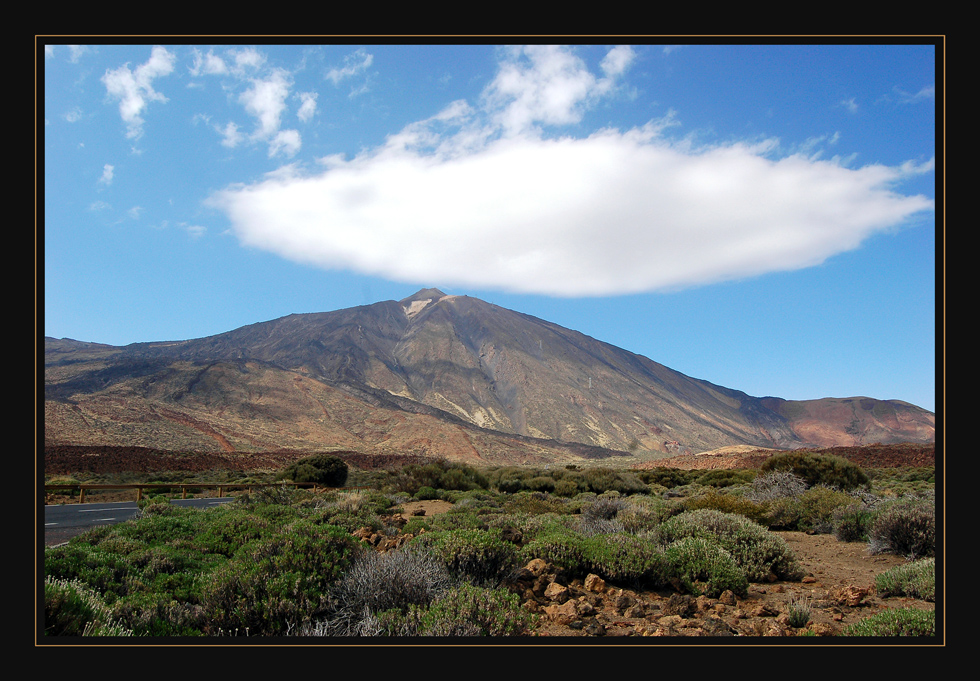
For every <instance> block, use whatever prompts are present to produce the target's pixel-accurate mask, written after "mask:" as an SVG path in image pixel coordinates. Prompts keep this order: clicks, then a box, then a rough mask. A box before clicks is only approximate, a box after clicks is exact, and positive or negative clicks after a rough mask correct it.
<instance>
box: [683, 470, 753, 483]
mask: <svg viewBox="0 0 980 681" xmlns="http://www.w3.org/2000/svg"><path fill="white" fill-rule="evenodd" d="M755 477H756V471H754V470H732V469H715V470H710V471H708V472H707V473H704V474H702V475H700V476H698V478H697V480H696V482H697V483H698V484H699V485H704V486H706V487H731V486H733V485H744V484H746V483H750V482H752V481H753V480H754V479H755Z"/></svg>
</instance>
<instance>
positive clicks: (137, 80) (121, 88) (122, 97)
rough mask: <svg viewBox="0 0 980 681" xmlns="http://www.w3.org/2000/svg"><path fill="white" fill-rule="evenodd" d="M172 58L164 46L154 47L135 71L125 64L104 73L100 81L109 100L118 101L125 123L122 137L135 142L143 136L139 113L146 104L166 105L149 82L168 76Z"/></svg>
mask: <svg viewBox="0 0 980 681" xmlns="http://www.w3.org/2000/svg"><path fill="white" fill-rule="evenodd" d="M175 61H176V57H175V55H174V54H173V53H171V52H170V51H168V50H167V49H166V48H164V47H160V46H156V47H154V48H153V50H152V52H151V53H150V59H149V60H148V61H147V62H146V63H144V64H141V65H139V66H137V67H136V69H135V70H130V68H129V64H124V65H123V66H120V67H119V68H117V69H113V70H111V71H106V73H105V75H104V76H102V82H103V84H105V87H106V90H107V92H108V94H109V96H110V97H112V98H113V99H116V100H118V101H119V114H120V116H122V119H123V122H124V123H126V128H127V132H126V136H127V137H129V138H131V139H138V138H139V137H140V136H142V134H143V112H144V111H145V110H146V107H147V105H148V104H149V103H150V102H166V101H167V98H166V97H165V96H164V95H162V94H161V93H159V92H157V91H156V90H154V88H153V81H154V80H156V79H157V78H160V77H163V76H167V75H169V74H170V73H171V72H172V71H173V69H174V62H175Z"/></svg>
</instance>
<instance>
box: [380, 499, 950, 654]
mask: <svg viewBox="0 0 980 681" xmlns="http://www.w3.org/2000/svg"><path fill="white" fill-rule="evenodd" d="M450 507H451V505H450V504H448V503H447V502H445V501H423V502H412V503H410V504H405V505H404V506H403V507H402V515H403V517H404V518H406V519H407V518H408V517H409V516H412V515H433V514H437V513H443V512H445V511H446V510H448V509H449V508H450ZM777 534H779V535H780V536H782V537H783V539H785V540H786V541H787V543H788V544H789V546H790V548H791V549H792V550H793V552H794V553H795V554H796V557H797V559H798V560H799V562H800V564H801V565H802V567H803V570H804V573H805V575H806V576H805V577H804V578H803V580H802V581H800V582H772V583H757V584H751V585H750V587H749V592H748V596H747V597H746V598H736V597H735V596H734V595H733V594H731V593H726V594H722V596H721V597H720V598H707V597H698V598H695V597H692V596H689V595H682V594H679V593H676V592H674V591H670V590H665V591H636V590H632V589H629V588H627V587H624V586H622V585H617V584H609V583H606V582H604V581H603V580H601V579H599V578H598V577H595V576H592V577H590V578H587V579H585V580H580V579H579V580H572V581H566V580H563V579H562V578H561V577H560V575H558V574H556V571H555V570H554V568H553V567H552V566H550V565H548V564H547V563H545V562H544V561H540V560H536V561H532V562H531V563H529V564H528V565H527V566H525V568H524V570H523V571H522V575H521V578H520V581H519V585H520V588H521V590H522V592H523V599H524V607H525V608H527V609H528V610H531V611H533V612H536V613H538V614H539V615H540V623H541V624H540V626H539V628H538V633H537V635H538V636H541V637H619V636H638V637H649V636H657V637H659V636H683V637H704V636H707V637H730V636H764V637H791V636H799V635H801V634H803V633H807V632H808V633H812V634H815V635H816V636H831V635H833V634H835V633H837V632H839V631H840V630H841V628H842V627H845V626H847V625H848V624H853V623H854V622H858V621H860V620H862V619H864V618H865V617H868V616H870V615H874V614H876V613H879V612H881V611H882V610H885V609H887V608H899V607H912V608H920V609H924V610H934V609H935V603H930V602H926V601H921V600H917V599H913V598H906V597H898V596H891V597H882V596H879V595H878V594H876V593H875V589H874V583H875V576H876V575H877V574H879V573H881V572H884V571H885V570H888V569H890V568H892V567H895V566H897V565H902V564H903V563H904V562H905V559H904V558H902V557H901V556H894V555H888V554H882V555H871V554H870V553H869V552H868V546H867V544H865V543H861V542H839V541H837V540H836V539H835V538H834V537H833V536H832V535H826V534H814V535H810V534H806V533H803V532H778V533H777ZM365 539H369V540H370V537H369V536H365ZM804 599H805V600H806V601H807V602H808V603H809V604H810V612H811V617H810V621H809V622H808V624H807V626H805V627H793V626H791V625H790V623H789V610H790V604H791V603H792V602H794V601H795V600H804Z"/></svg>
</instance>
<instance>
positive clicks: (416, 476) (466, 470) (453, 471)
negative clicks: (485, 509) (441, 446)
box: [387, 459, 489, 495]
mask: <svg viewBox="0 0 980 681" xmlns="http://www.w3.org/2000/svg"><path fill="white" fill-rule="evenodd" d="M387 486H388V487H391V488H392V489H394V490H395V491H398V492H408V493H409V494H412V495H414V494H415V493H416V492H418V491H419V490H420V489H421V488H423V487H431V488H432V489H435V490H458V491H463V492H465V491H467V490H476V489H487V487H488V486H489V482H488V479H487V475H486V474H485V473H484V472H483V471H481V470H479V469H477V468H473V467H472V466H467V465H466V464H462V463H458V462H453V461H447V460H445V459H439V460H436V461H430V462H429V463H426V464H424V465H420V464H409V465H408V466H404V467H403V468H401V469H400V470H398V471H397V472H395V473H392V474H390V478H389V482H388V485H387Z"/></svg>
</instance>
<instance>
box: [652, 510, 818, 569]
mask: <svg viewBox="0 0 980 681" xmlns="http://www.w3.org/2000/svg"><path fill="white" fill-rule="evenodd" d="M660 537H661V541H662V542H663V543H664V544H670V543H673V542H675V541H677V540H679V539H683V538H686V537H704V538H709V539H714V540H716V541H717V542H718V543H719V544H720V545H721V546H722V547H723V548H724V549H726V550H727V551H728V552H729V553H730V554H731V556H732V557H733V558H734V559H735V561H736V562H737V563H738V565H739V566H740V567H741V568H742V569H743V570H744V571H745V574H746V577H747V578H748V579H749V581H752V582H764V581H769V580H770V579H772V578H776V579H782V580H787V581H797V580H799V579H802V577H803V572H802V568H801V567H800V565H799V563H798V562H797V560H796V556H794V555H793V552H792V551H791V550H790V549H789V546H787V544H786V542H785V540H784V539H783V538H782V537H780V536H779V535H777V534H773V533H772V532H770V531H769V530H767V529H766V528H765V527H762V526H761V525H759V524H757V523H754V522H752V521H751V520H749V519H748V518H745V517H743V516H740V515H735V514H731V513H722V512H721V511H715V510H713V509H699V510H695V511H685V512H684V513H681V514H680V515H677V516H674V517H673V518H670V519H668V520H666V521H665V522H664V523H663V524H662V525H661V526H660Z"/></svg>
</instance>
